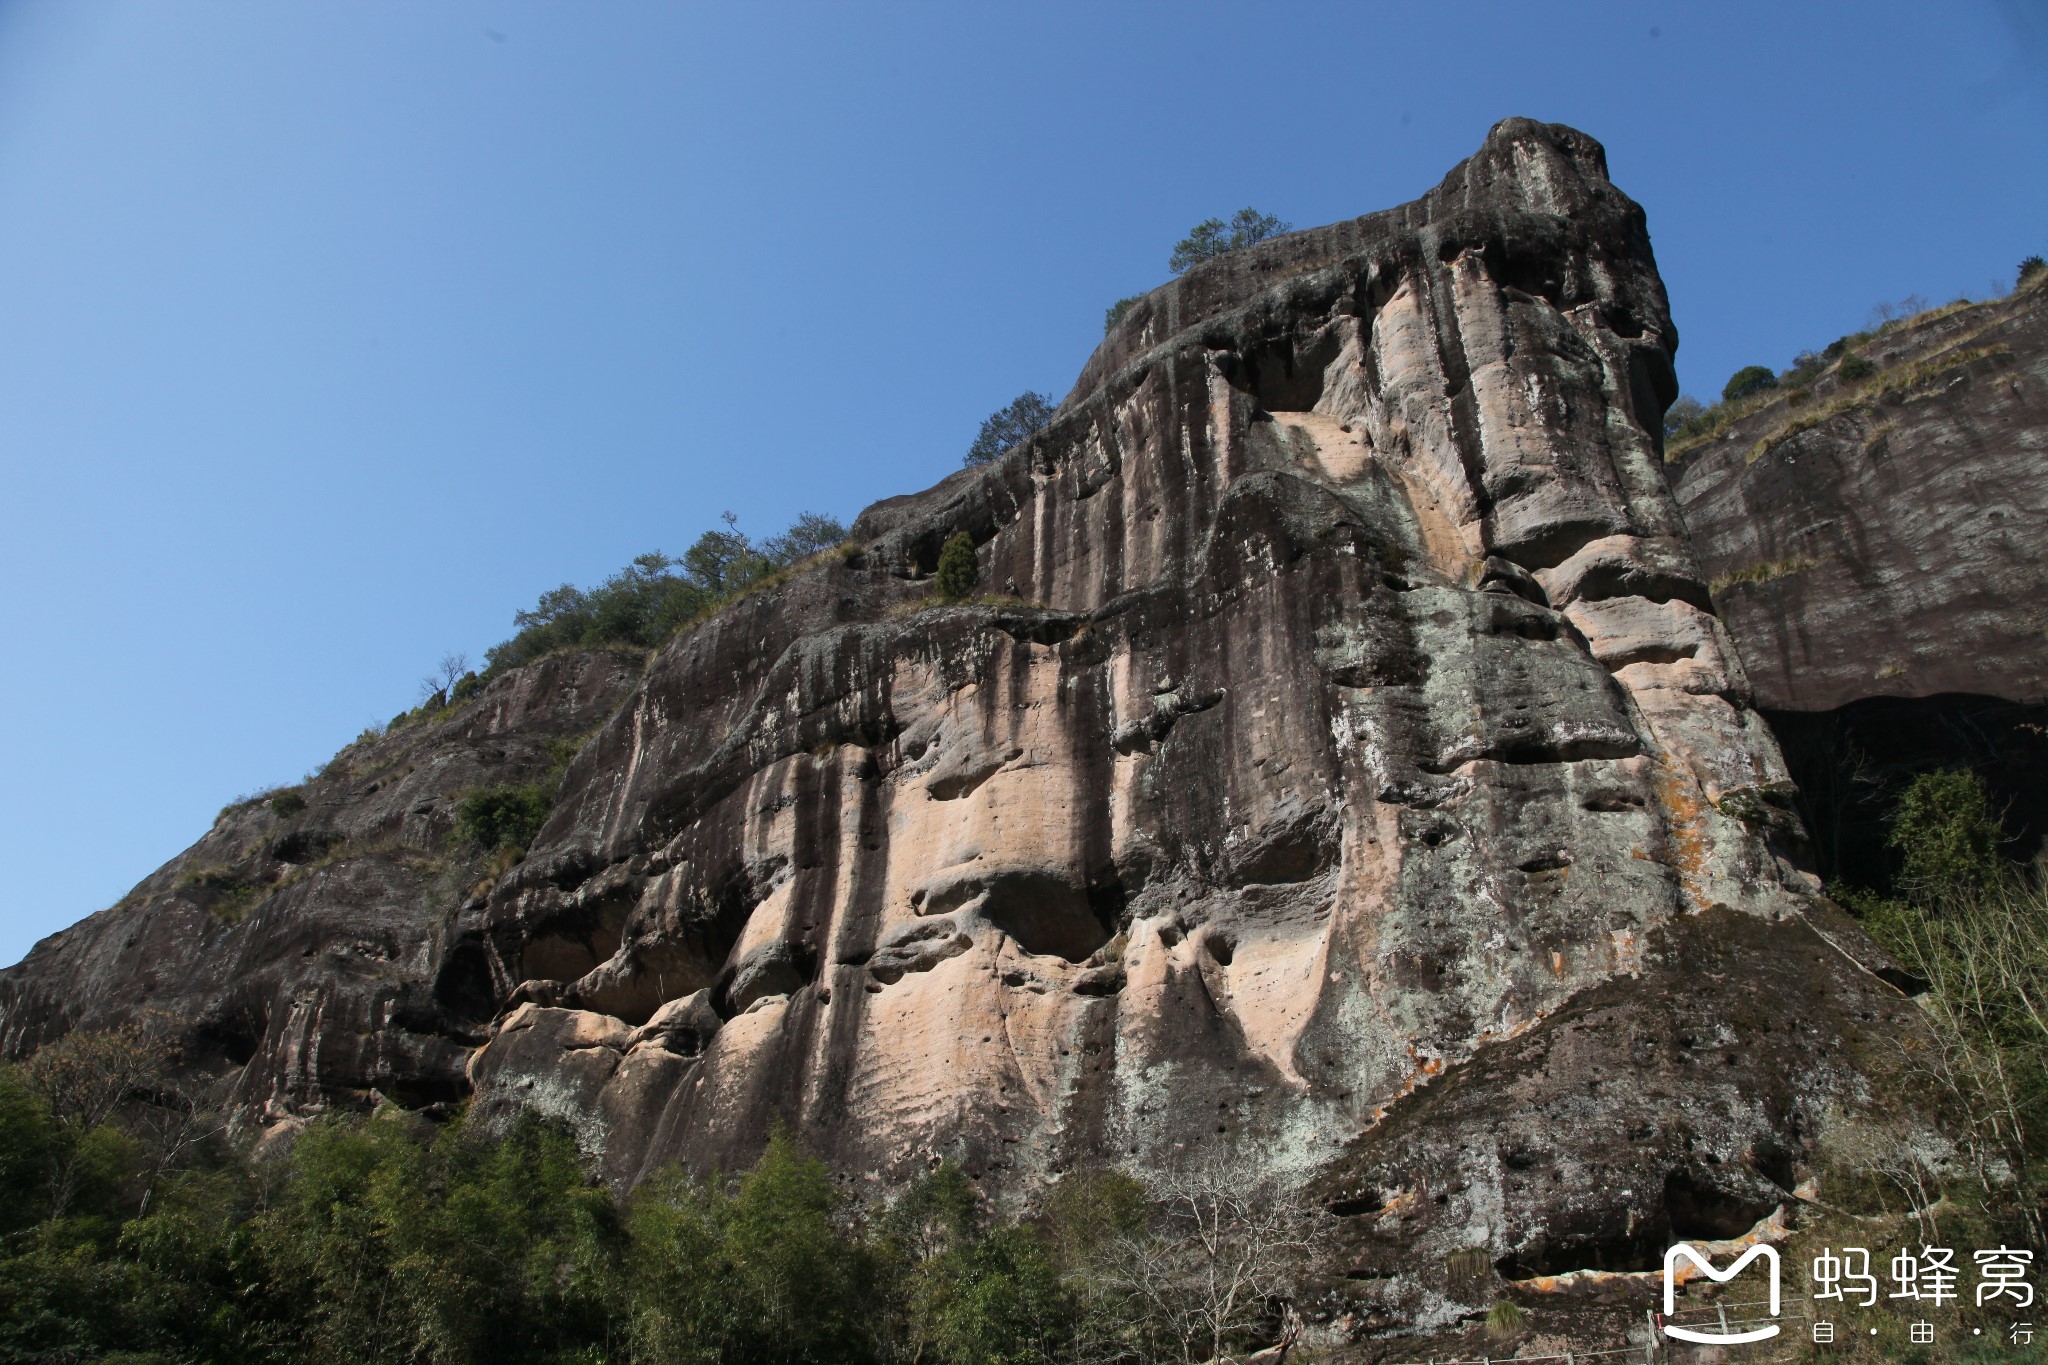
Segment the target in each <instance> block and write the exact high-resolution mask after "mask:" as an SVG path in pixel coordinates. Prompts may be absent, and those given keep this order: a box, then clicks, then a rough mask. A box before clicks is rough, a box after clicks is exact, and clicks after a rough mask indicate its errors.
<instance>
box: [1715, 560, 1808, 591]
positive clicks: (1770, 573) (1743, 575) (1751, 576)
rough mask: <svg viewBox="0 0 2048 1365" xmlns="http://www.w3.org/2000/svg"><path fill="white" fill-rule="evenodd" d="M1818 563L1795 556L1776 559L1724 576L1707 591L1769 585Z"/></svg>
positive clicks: (1716, 580) (1802, 571)
mask: <svg viewBox="0 0 2048 1365" xmlns="http://www.w3.org/2000/svg"><path fill="white" fill-rule="evenodd" d="M1816 563H1818V561H1817V560H1812V559H1808V558H1806V557H1805V556H1804V555H1793V556H1792V557H1791V558H1790V559H1775V560H1771V561H1769V562H1768V563H1764V564H1751V565H1750V566H1749V567H1747V568H1744V569H1737V570H1735V572H1733V573H1729V574H1723V575H1722V576H1721V577H1719V578H1717V579H1715V580H1714V581H1713V582H1711V583H1709V584H1707V591H1708V592H1710V593H1715V594H1719V593H1722V592H1725V591H1727V590H1728V589H1729V588H1732V587H1734V586H1735V585H1736V584H1738V583H1769V582H1771V581H1772V580H1774V579H1779V578H1786V577H1789V576H1791V575H1792V574H1796V573H1804V572H1805V571H1806V570H1808V569H1811V568H1812V567H1814V565H1815V564H1816Z"/></svg>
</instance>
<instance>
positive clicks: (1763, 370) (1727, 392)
mask: <svg viewBox="0 0 2048 1365" xmlns="http://www.w3.org/2000/svg"><path fill="white" fill-rule="evenodd" d="M1777 387H1778V376H1777V375H1776V374H1774V373H1773V372H1772V371H1771V367H1770V366H1768V365H1744V366H1743V367H1742V368H1741V369H1739V370H1737V371H1736V372H1735V373H1734V374H1733V375H1731V376H1729V379H1728V382H1727V383H1726V384H1725V385H1723V386H1722V388H1721V401H1722V402H1724V403H1732V402H1734V401H1735V400H1736V399H1738V398H1747V397H1749V396H1750V395H1751V394H1753V393H1762V392H1763V391H1764V390H1765V389H1775V388H1777Z"/></svg>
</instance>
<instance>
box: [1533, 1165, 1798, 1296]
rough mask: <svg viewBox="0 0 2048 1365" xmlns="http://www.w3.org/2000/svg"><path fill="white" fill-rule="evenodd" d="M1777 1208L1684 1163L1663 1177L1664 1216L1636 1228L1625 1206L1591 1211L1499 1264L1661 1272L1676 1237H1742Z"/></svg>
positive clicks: (1539, 1270)
mask: <svg viewBox="0 0 2048 1365" xmlns="http://www.w3.org/2000/svg"><path fill="white" fill-rule="evenodd" d="M1776 1207H1777V1204H1776V1202H1775V1201H1771V1200H1766V1199H1761V1198H1756V1197H1751V1196H1746V1195H1742V1194H1737V1193H1734V1192H1732V1191H1729V1190H1726V1189H1723V1188H1721V1187H1719V1186H1716V1185H1713V1184H1711V1183H1709V1182H1707V1181H1705V1180H1702V1179H1700V1178H1698V1177H1696V1176H1695V1175H1694V1174H1693V1173H1692V1172H1691V1171H1690V1170H1687V1169H1685V1168H1684V1167H1680V1168H1679V1169H1677V1170H1674V1171H1671V1172H1669V1173H1668V1174H1667V1175H1666V1176H1665V1177H1664V1199H1663V1208H1662V1210H1661V1213H1662V1215H1663V1216H1662V1217H1653V1218H1646V1219H1638V1220H1637V1221H1636V1222H1635V1224H1634V1228H1633V1230H1632V1231H1631V1230H1630V1228H1629V1210H1628V1209H1627V1208H1625V1207H1622V1206H1619V1205H1615V1206H1610V1207H1608V1208H1604V1209H1596V1210H1587V1211H1586V1212H1585V1214H1584V1215H1583V1216H1582V1218H1581V1219H1580V1220H1579V1221H1577V1222H1576V1223H1565V1224H1563V1225H1562V1226H1559V1227H1558V1228H1557V1229H1556V1230H1555V1231H1554V1232H1551V1233H1550V1234H1549V1235H1547V1236H1543V1237H1540V1238H1538V1239H1537V1240H1536V1241H1534V1242H1532V1243H1530V1244H1529V1245H1528V1246H1525V1247H1523V1248H1521V1249H1520V1250H1518V1251H1515V1252H1511V1253H1510V1254H1508V1255H1506V1256H1503V1257H1502V1258H1501V1259H1500V1260H1499V1261H1497V1262H1495V1268H1496V1269H1498V1270H1499V1271H1500V1273H1501V1275H1502V1276H1503V1277H1504V1278H1506V1279H1510V1280H1526V1279H1529V1278H1531V1277H1533V1276H1537V1275H1565V1274H1569V1273H1570V1272H1572V1271H1574V1270H1605V1271H1646V1270H1648V1271H1654V1270H1660V1269H1662V1268H1663V1265H1664V1249H1665V1247H1667V1246H1669V1245H1670V1244H1671V1243H1672V1242H1673V1241H1694V1242H1699V1241H1718V1240H1721V1239H1723V1238H1728V1237H1739V1236H1741V1235H1742V1234H1743V1233H1746V1232H1748V1231H1749V1230H1750V1229H1751V1228H1752V1227H1754V1226H1756V1224H1757V1221H1758V1220H1759V1219H1762V1218H1765V1217H1767V1216H1769V1214H1770V1212H1771V1210H1772V1209H1774V1208H1776Z"/></svg>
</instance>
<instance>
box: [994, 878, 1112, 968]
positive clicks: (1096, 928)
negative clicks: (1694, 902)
mask: <svg viewBox="0 0 2048 1365" xmlns="http://www.w3.org/2000/svg"><path fill="white" fill-rule="evenodd" d="M1113 899H1115V897H1113V896H1109V895H1106V894H1105V889H1104V888H1083V887H1078V886H1075V885H1073V884H1072V883H1071V882H1069V881H1067V880H1065V879H1064V878H1062V877H1059V876H1056V875H1053V874H1050V873H1041V872H1006V873H1003V874H1002V875H1000V876H997V877H995V878H994V879H993V880H991V881H990V883H989V885H988V889H987V891H986V892H985V893H984V895H983V899H982V902H981V913H982V914H983V915H984V916H986V917H987V919H988V921H989V922H990V923H991V924H994V925H995V926H996V927H997V928H999V929H1001V930H1002V931H1003V932H1004V933H1006V934H1008V935H1009V936H1010V937H1011V938H1013V939H1015V940H1016V941H1017V946H1018V947H1020V948H1022V949H1023V950H1024V951H1025V952H1027V953H1033V954H1040V955H1048V956H1054V957H1063V958H1065V959H1066V960H1067V961H1069V962H1082V961H1085V960H1086V959H1087V958H1089V957H1090V956H1092V955H1093V954H1094V952H1095V950H1096V949H1097V948H1100V947H1101V946H1102V945H1103V944H1105V943H1107V942H1109V939H1110V935H1111V933H1113V932H1114V930H1113V929H1112V927H1111V925H1110V924H1109V923H1106V922H1105V920H1104V917H1103V916H1102V915H1101V914H1099V913H1098V910H1097V906H1098V905H1101V904H1104V903H1105V902H1106V901H1108V900H1113Z"/></svg>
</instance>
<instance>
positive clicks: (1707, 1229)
mask: <svg viewBox="0 0 2048 1365" xmlns="http://www.w3.org/2000/svg"><path fill="white" fill-rule="evenodd" d="M1775 1207H1776V1205H1775V1204H1774V1203H1767V1202H1764V1201H1762V1200H1759V1199H1754V1198H1749V1199H1745V1198H1743V1197H1742V1196H1741V1195H1737V1194H1731V1193H1729V1192H1728V1191H1726V1190H1722V1189H1717V1188H1715V1187H1714V1186H1712V1185H1710V1184H1707V1183H1706V1182H1705V1181H1702V1180H1697V1179H1695V1178H1694V1177H1693V1175H1692V1173H1691V1172H1690V1171H1686V1170H1677V1171H1673V1172H1672V1173H1671V1174H1670V1175H1668V1176H1666V1177H1664V1212H1665V1215H1666V1216H1667V1217H1668V1218H1669V1219H1670V1220H1671V1235H1672V1236H1673V1237H1676V1238H1679V1239H1681V1240H1688V1239H1689V1240H1707V1241H1713V1240H1717V1239H1720V1238H1725V1237H1740V1236H1741V1235H1742V1234H1743V1233H1745V1232H1748V1231H1749V1230H1750V1229H1751V1228H1753V1227H1755V1226H1756V1224H1757V1220H1759V1219H1761V1218H1764V1217H1766V1216H1768V1215H1769V1214H1770V1212H1771V1210H1772V1209H1773V1208H1775Z"/></svg>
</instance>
